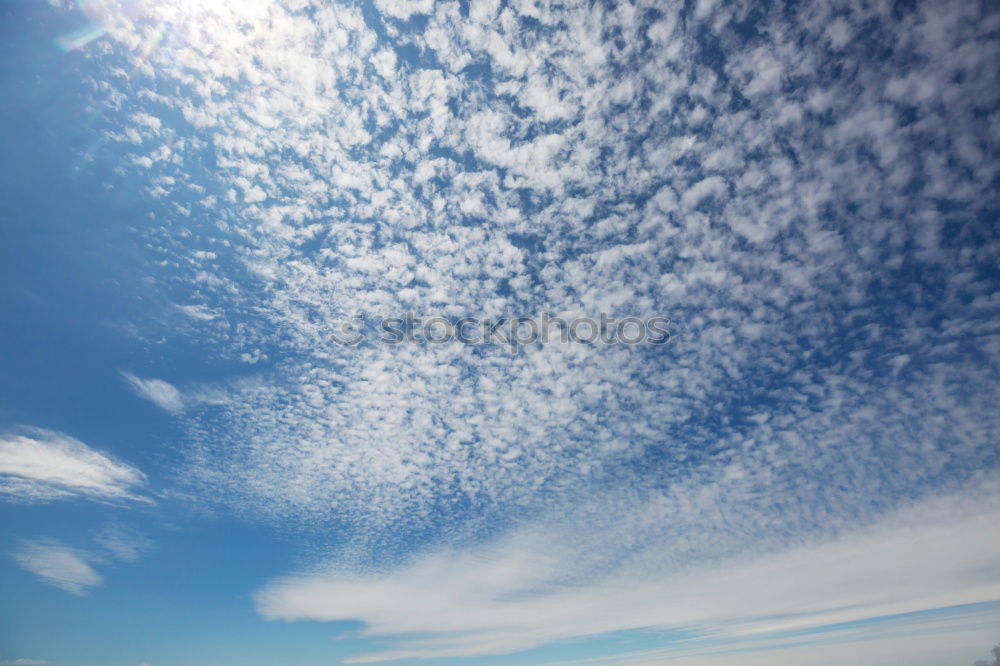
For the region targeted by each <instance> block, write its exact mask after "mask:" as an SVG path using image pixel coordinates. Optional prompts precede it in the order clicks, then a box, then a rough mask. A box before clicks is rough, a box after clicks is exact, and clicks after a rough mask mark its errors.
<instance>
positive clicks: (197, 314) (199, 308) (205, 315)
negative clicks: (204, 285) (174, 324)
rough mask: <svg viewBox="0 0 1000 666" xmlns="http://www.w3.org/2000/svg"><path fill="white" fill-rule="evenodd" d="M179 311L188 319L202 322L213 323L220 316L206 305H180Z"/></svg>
mask: <svg viewBox="0 0 1000 666" xmlns="http://www.w3.org/2000/svg"><path fill="white" fill-rule="evenodd" d="M177 309H178V310H180V311H181V312H183V313H184V314H185V315H187V316H188V317H191V319H198V320H200V321H212V320H213V319H216V318H218V316H219V315H218V314H217V313H215V312H212V311H211V310H209V309H208V308H206V307H205V306H204V305H178V306H177Z"/></svg>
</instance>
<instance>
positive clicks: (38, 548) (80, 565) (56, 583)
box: [12, 539, 103, 595]
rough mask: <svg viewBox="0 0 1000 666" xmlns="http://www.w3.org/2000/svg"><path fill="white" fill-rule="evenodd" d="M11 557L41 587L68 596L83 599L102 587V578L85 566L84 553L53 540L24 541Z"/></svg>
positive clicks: (86, 555) (88, 566) (86, 558)
mask: <svg viewBox="0 0 1000 666" xmlns="http://www.w3.org/2000/svg"><path fill="white" fill-rule="evenodd" d="M12 557H13V558H14V561H16V562H17V563H18V565H20V566H21V567H22V568H23V569H25V570H26V571H29V572H30V573H33V574H34V575H36V576H38V578H39V580H41V581H42V582H43V583H46V584H48V585H52V586H53V587H58V588H59V589H61V590H65V591H67V592H69V593H71V594H76V595H83V594H85V593H86V592H87V591H88V590H89V589H90V588H92V587H95V586H97V585H100V584H101V583H103V579H102V578H101V575H100V574H98V573H97V572H96V571H94V569H93V567H91V566H90V564H89V563H88V562H87V560H88V559H89V555H88V554H87V553H86V552H83V551H79V550H75V549H72V548H67V547H66V546H64V545H62V544H61V543H59V542H58V541H55V540H52V539H36V540H33V541H26V542H24V543H22V544H21V546H20V547H19V548H18V549H17V550H16V551H15V552H14V553H13V554H12Z"/></svg>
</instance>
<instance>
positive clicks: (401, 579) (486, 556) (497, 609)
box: [256, 482, 1000, 664]
mask: <svg viewBox="0 0 1000 666" xmlns="http://www.w3.org/2000/svg"><path fill="white" fill-rule="evenodd" d="M620 508H623V507H615V509H620ZM634 509H635V510H636V511H638V510H641V507H634ZM998 519H1000V487H998V486H997V485H996V483H995V482H990V483H987V484H984V485H981V486H978V487H976V488H975V489H974V490H971V491H970V492H967V493H964V494H961V495H958V496H944V497H938V498H933V499H928V500H927V501H925V502H922V503H920V504H918V505H916V506H914V507H911V508H910V509H907V510H905V511H902V512H899V513H897V514H895V515H893V516H891V517H888V518H886V519H883V520H880V521H879V522H876V523H874V524H871V525H869V526H868V527H865V528H863V529H859V530H855V531H852V532H845V533H843V534H840V535H838V536H836V537H833V538H828V539H823V540H817V541H814V542H805V543H800V544H799V545H793V546H786V547H784V548H781V549H779V550H777V551H771V552H760V551H756V552H755V551H754V550H747V551H744V552H742V553H741V555H740V556H739V557H730V558H726V559H723V560H719V561H715V562H713V563H710V564H708V563H701V564H698V563H693V562H690V563H685V564H683V565H682V566H681V567H680V568H677V567H676V563H675V562H671V556H672V552H676V551H677V550H678V549H679V548H678V544H677V543H676V540H675V539H672V538H671V537H669V536H668V535H667V534H663V535H661V536H659V537H655V538H653V539H651V540H646V541H645V542H643V543H642V545H641V546H640V547H639V549H638V551H631V549H628V550H629V551H631V552H628V556H627V557H626V558H624V560H623V561H622V564H621V565H620V566H618V567H616V568H615V569H614V570H612V571H610V572H608V573H606V574H605V575H603V576H597V577H595V576H593V575H592V573H593V572H592V571H586V570H583V571H581V567H583V568H584V569H586V567H587V564H586V562H587V561H588V560H589V559H590V557H592V552H591V550H590V549H592V548H593V547H594V546H595V545H596V546H597V548H599V549H600V548H603V549H607V548H608V547H609V544H608V541H607V540H606V539H605V538H604V537H607V536H610V537H612V538H613V537H614V536H615V535H613V534H612V535H606V534H595V533H594V532H591V531H587V530H583V531H582V532H579V530H580V529H581V528H580V527H576V528H572V529H575V530H577V531H578V533H577V534H576V535H575V538H571V539H569V540H567V539H566V538H565V537H566V535H567V532H566V529H567V528H566V526H565V525H558V524H557V525H555V526H548V525H546V526H535V528H532V529H531V530H524V529H522V530H521V531H520V532H519V533H514V534H512V535H509V536H507V537H504V538H500V539H498V540H495V541H492V542H490V543H488V544H485V545H482V546H478V547H473V548H470V549H466V550H449V551H443V552H436V553H431V554H427V555H424V556H422V557H418V558H415V559H414V560H413V561H411V562H410V563H408V564H406V565H403V566H400V567H399V568H396V569H392V570H389V571H385V572H381V573H377V572H376V573H366V574H360V575H352V574H350V573H347V572H345V571H336V570H335V571H325V572H324V571H322V570H320V571H317V572H314V573H305V574H301V575H296V576H290V577H286V578H279V579H277V580H275V581H272V582H271V583H270V584H268V585H267V586H266V587H265V588H264V589H263V590H261V591H260V592H259V593H258V594H257V596H256V599H257V607H258V610H259V611H260V612H261V614H262V615H263V616H264V617H266V618H269V619H281V620H319V621H334V620H360V621H362V622H364V623H365V629H364V635H366V636H373V637H396V638H400V644H399V645H398V646H397V647H396V648H394V649H391V650H389V651H387V652H384V653H377V654H373V655H368V656H365V657H363V658H358V659H355V661H379V660H387V659H404V658H425V659H435V658H444V657H455V656H470V655H485V654H505V653H509V652H512V651H516V650H520V649H527V648H530V647H533V646H536V645H539V644H543V643H548V642H551V641H555V640H560V639H567V638H572V637H580V636H587V635H596V634H602V633H607V632H614V631H623V630H629V629H642V628H660V629H674V630H684V631H686V632H689V633H692V634H693V635H694V636H696V637H698V638H697V639H696V640H695V639H692V640H693V641H694V642H693V643H692V642H691V641H686V642H684V643H683V644H680V645H677V646H672V647H668V648H664V650H663V652H662V654H661V656H660V659H662V660H664V661H667V660H668V659H669V658H676V657H688V658H691V659H690V660H688V659H685V660H682V663H691V664H695V663H697V664H701V663H716V660H715V659H714V658H713V659H709V658H707V657H706V658H705V659H700V658H699V659H693V657H692V655H697V654H710V653H711V652H712V651H713V650H721V649H724V648H726V649H728V648H729V647H732V646H736V645H744V646H747V645H749V643H750V642H751V641H757V642H758V643H760V642H764V641H767V640H771V641H774V640H778V639H781V638H782V637H783V636H785V635H786V632H809V631H811V630H818V629H822V630H823V631H831V630H832V629H831V628H834V627H837V626H839V625H844V624H845V623H855V622H863V621H865V620H873V619H878V618H884V617H888V616H896V615H902V614H906V613H915V612H919V611H926V610H934V609H942V608H949V607H956V606H961V605H964V604H976V603H980V602H989V601H995V600H997V599H1000V570H998V569H997V567H996V563H997V562H998V561H1000V544H998V542H997V540H996V539H995V538H994V534H993V529H992V526H993V525H995V524H997V520H998ZM577 524H578V525H580V523H577ZM553 527H554V529H553ZM545 534H549V539H551V540H547V539H545V538H544V537H543V536H542V535H545ZM540 537H541V538H540ZM567 544H572V545H571V546H570V545H567ZM685 546H690V544H681V546H680V549H683V548H684V547H685ZM613 547H614V546H612V548H613ZM581 555H583V557H581ZM581 574H582V575H581ZM968 612H969V613H970V617H969V618H967V619H966V620H965V621H964V623H958V625H957V629H960V630H965V629H969V627H970V626H975V624H976V622H977V621H979V620H981V618H980V617H978V616H976V614H975V613H974V612H972V611H968ZM994 614H996V613H994ZM904 628H905V627H904ZM980 633H982V632H980ZM406 635H419V636H423V638H415V639H404V638H401V637H402V636H406ZM817 638H822V636H818V637H817V636H813V637H811V639H817ZM855 638H856V639H857V640H861V639H860V638H858V637H855ZM779 642H780V641H779ZM921 645H923V646H924V647H929V646H933V640H931V639H926V640H925V641H924V642H923V643H922V644H921ZM789 646H790V647H794V642H789ZM779 647H780V646H779ZM972 647H975V646H972ZM913 649H914V650H916V649H917V648H916V647H914V648H913ZM859 650H860V652H859ZM854 651H855V653H864V649H863V648H854ZM791 654H795V652H794V651H793V652H792V653H791ZM875 654H876V653H875V652H868V653H867V655H868V656H869V657H872V656H873V655H875ZM640 662H641V663H645V661H643V660H637V661H636V662H635V663H640ZM627 663H633V662H627ZM650 663H662V662H656V661H655V660H650ZM751 663H757V662H751ZM761 663H764V662H761ZM775 663H778V662H775ZM780 663H789V662H788V661H782V662H780ZM808 663H813V662H812V661H809V662H808ZM817 663H818V662H817ZM824 663H832V662H824ZM858 663H861V662H858ZM873 663H874V662H873Z"/></svg>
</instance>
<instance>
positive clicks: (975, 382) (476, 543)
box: [87, 0, 1000, 663]
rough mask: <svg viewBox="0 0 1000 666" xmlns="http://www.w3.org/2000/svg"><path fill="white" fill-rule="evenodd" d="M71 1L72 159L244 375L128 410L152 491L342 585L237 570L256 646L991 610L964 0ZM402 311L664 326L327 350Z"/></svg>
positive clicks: (983, 353) (476, 643)
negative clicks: (160, 456) (620, 334)
mask: <svg viewBox="0 0 1000 666" xmlns="http://www.w3.org/2000/svg"><path fill="white" fill-rule="evenodd" d="M375 10H377V11H375ZM87 11H92V12H95V13H96V14H98V16H97V17H96V18H97V19H99V20H100V22H101V24H102V25H103V26H105V28H106V29H107V35H108V38H107V39H106V40H105V41H104V42H101V50H100V51H97V52H95V53H94V58H93V61H94V62H95V64H96V65H98V66H100V65H104V66H105V69H104V74H105V76H96V77H95V100H96V102H95V103H97V104H101V105H103V107H102V108H103V109H104V110H105V112H106V115H105V116H104V118H105V119H106V120H107V121H108V122H107V125H106V126H105V132H104V136H105V138H106V139H107V142H108V145H113V146H116V147H118V148H119V149H120V150H121V151H122V154H121V156H120V157H121V158H122V159H123V160H124V162H125V163H127V164H132V165H134V167H135V173H139V174H141V175H142V177H143V178H145V179H147V182H148V191H149V195H150V196H151V197H153V198H155V199H157V200H161V201H162V200H165V201H169V202H170V203H171V204H172V205H173V206H174V207H175V209H176V213H177V214H176V215H175V216H171V215H169V214H164V215H162V216H158V217H157V219H156V222H155V223H154V224H150V225H149V226H148V227H144V228H142V229H141V233H142V234H143V235H144V237H145V238H144V240H145V241H146V243H145V245H146V246H147V247H149V248H155V251H156V252H157V256H156V257H155V260H156V261H155V262H151V264H152V265H155V266H160V267H163V272H162V274H155V275H154V277H155V278H158V279H161V280H162V282H164V283H169V284H171V285H173V286H175V287H178V288H183V291H184V293H186V294H189V295H190V300H185V303H186V305H185V306H184V308H185V312H186V315H185V316H184V317H183V319H184V320H185V327H184V328H183V331H182V332H184V334H185V335H193V336H195V338H196V341H197V342H198V343H199V344H203V345H204V348H205V349H206V350H207V351H206V353H211V354H215V355H217V356H218V357H219V358H221V359H224V360H226V361H232V362H234V363H242V364H246V365H245V366H244V367H246V366H249V365H253V367H255V368H257V370H256V371H255V373H254V374H252V375H247V374H245V373H239V372H237V373H235V375H234V376H232V377H229V378H222V379H220V380H219V381H218V384H219V397H218V399H215V400H212V401H197V400H194V399H189V398H185V397H184V396H181V395H179V392H178V391H177V390H176V389H175V388H174V387H172V386H171V385H169V384H166V383H165V382H162V380H150V379H140V378H138V377H132V379H130V380H129V381H130V383H131V384H132V386H133V388H134V389H135V390H136V391H137V392H138V393H139V394H140V395H142V396H144V397H146V398H147V399H150V400H151V401H153V402H154V403H156V404H158V405H160V406H161V407H163V408H164V409H167V410H168V411H171V412H174V413H176V414H177V415H178V417H179V418H178V421H179V423H180V426H181V427H183V428H184V430H185V432H186V433H187V435H188V437H187V446H186V448H185V453H186V458H185V460H184V462H183V464H182V465H181V467H180V469H179V470H178V477H179V478H182V479H183V480H184V483H186V484H188V485H189V486H190V488H191V490H192V491H193V492H194V494H196V495H199V496H200V497H203V498H205V499H206V500H208V501H212V502H217V503H219V504H222V505H225V506H228V507H229V508H231V509H232V510H234V511H236V512H239V513H241V514H243V515H247V516H250V517H252V518H253V519H258V520H259V519H265V520H272V521H276V522H281V523H282V524H286V525H287V524H296V525H302V526H305V527H308V528H310V529H323V528H326V527H329V526H330V525H332V524H333V525H337V526H339V527H341V528H343V529H342V530H340V531H338V534H342V535H346V536H344V539H345V540H346V541H348V542H351V541H353V542H354V543H353V544H350V545H353V546H356V547H357V549H358V550H359V551H363V552H365V553H366V555H367V556H366V557H365V556H363V557H360V558H357V559H358V560H360V561H357V562H355V561H352V558H351V557H347V556H346V555H345V554H344V553H348V552H352V551H351V549H350V548H345V550H344V553H342V552H339V551H338V552H332V553H331V554H330V558H329V560H330V561H329V562H321V563H318V564H317V566H316V567H315V569H311V570H309V571H305V572H301V573H297V574H295V575H291V576H288V577H284V578H280V579H277V580H275V581H272V583H271V584H269V585H267V586H265V587H264V588H263V589H262V590H261V591H260V593H259V594H258V596H257V605H258V608H259V610H260V611H261V613H262V614H264V615H265V616H266V617H271V618H276V619H277V618H281V619H287V620H295V619H322V620H331V619H342V618H358V619H362V620H364V621H365V622H366V627H367V631H368V632H369V633H370V634H373V635H379V636H387V635H399V634H412V633H413V632H422V633H425V634H428V635H430V637H428V638H425V639H421V640H410V641H407V642H405V643H403V644H401V645H400V646H399V649H398V650H394V651H390V652H388V653H383V654H381V655H375V656H374V657H372V658H379V659H383V658H389V657H392V656H424V657H428V658H435V657H441V656H444V655H464V654H484V653H498V652H504V651H509V650H511V649H516V648H518V647H522V648H523V647H529V646H531V645H537V644H539V643H542V642H545V641H549V640H554V639H558V638H565V637H570V636H574V635H584V634H589V633H599V632H608V631H614V630H617V629H625V628H630V627H643V626H651V625H655V626H664V627H677V626H689V625H690V624H692V623H694V624H695V625H697V628H698V629H699V631H702V632H705V633H708V634H712V633H715V634H718V635H724V636H727V637H729V638H732V639H734V640H735V639H736V638H737V637H739V636H749V635H770V634H773V633H774V632H779V631H783V630H789V629H794V628H795V627H815V626H816V625H817V623H827V624H830V623H837V622H848V621H852V620H857V619H861V618H866V617H871V616H873V615H875V614H891V613H897V612H898V613H904V612H908V611H913V610H919V609H925V608H930V607H935V606H946V605H950V604H963V603H972V602H975V601H977V600H982V599H984V598H985V596H986V595H993V597H994V598H995V597H996V596H997V594H1000V592H998V590H997V580H996V577H995V575H994V573H993V572H995V570H996V569H995V567H991V566H990V563H991V562H994V561H995V558H996V557H997V552H996V546H995V545H993V544H991V543H988V542H986V541H984V539H985V537H984V536H983V535H984V534H989V530H988V529H984V526H985V525H988V524H990V521H994V520H995V519H996V517H997V516H996V495H997V492H996V488H995V487H993V486H990V485H989V484H986V483H984V482H979V481H975V478H976V474H977V472H978V471H980V470H982V469H987V470H994V469H996V466H997V464H998V462H1000V455H998V450H997V447H996V442H997V441H998V438H1000V414H998V413H997V411H996V409H995V406H996V404H998V403H1000V394H998V389H997V382H996V377H997V369H998V367H1000V342H998V341H1000V331H998V329H997V325H996V322H997V321H998V320H1000V301H998V300H997V298H996V292H997V280H996V271H995V261H996V256H997V255H998V253H1000V244H998V242H997V237H996V228H995V225H993V224H992V221H993V220H994V219H995V213H996V210H997V209H998V208H1000V203H998V200H997V191H998V190H997V187H996V178H997V173H998V171H997V165H996V159H995V156H996V155H997V154H1000V145H998V135H997V133H996V127H997V115H996V109H997V108H1000V85H998V83H1000V81H998V76H1000V72H998V70H997V68H996V67H995V63H996V62H998V61H1000V42H998V39H997V34H998V33H997V26H998V23H1000V14H998V13H997V11H996V8H995V6H994V5H992V4H990V3H987V2H977V1H972V0H968V1H966V0H956V1H950V2H927V3H917V4H915V5H907V6H900V5H897V6H890V5H889V4H886V3H878V2H873V3H853V2H829V3H820V2H814V3H795V4H794V5H791V6H785V5H784V4H781V3H775V4H773V5H771V4H758V3H754V6H751V5H750V4H748V3H742V2H726V3H713V2H698V3H677V4H675V5H673V6H669V7H667V6H665V5H664V3H662V2H646V1H638V2H634V3H628V2H621V3H581V4H565V5H564V4H559V5H556V4H548V3H536V2H530V1H520V0H518V1H514V2H508V3H500V2H473V3H469V5H468V6H466V5H465V4H464V3H458V2H436V3H432V2H429V1H425V0H416V1H412V2H392V1H391V0H379V1H378V2H376V3H375V4H374V8H372V7H368V6H367V5H366V7H365V8H364V9H363V8H361V7H359V6H358V5H354V4H351V3H344V4H340V3H319V2H316V3H313V2H309V1H308V0H294V1H289V2H285V3H274V2H256V1H253V0H246V1H241V2H237V1H235V0H233V1H227V0H219V1H218V2H212V3H187V2H169V1H167V2H157V3H141V2H140V3H132V2H129V3H119V2H115V1H114V0H107V1H106V2H97V3H87ZM164 26H168V27H169V30H170V33H171V38H170V39H169V40H163V39H160V37H159V36H160V34H161V32H160V31H161V30H163V29H165V28H164ZM151 43H159V44H162V48H159V49H155V50H152V51H149V50H148V49H146V48H145V47H144V46H143V45H145V44H151ZM413 54H419V55H418V56H414V55H413ZM152 270H153V271H154V272H155V270H157V269H152ZM171 311H172V312H173V313H174V315H176V313H177V308H176V307H175V306H171ZM411 311H412V312H418V313H438V312H440V313H441V314H443V315H446V316H449V317H458V316H465V315H470V314H473V315H479V316H483V317H487V318H490V317H497V316H500V315H503V314H505V313H510V312H516V313H528V314H530V315H534V314H537V313H542V312H550V313H553V314H555V315H560V316H565V317H572V316H575V315H583V316H594V315H595V314H596V313H599V312H612V313H617V314H619V315H634V316H642V317H645V316H654V315H664V316H668V317H669V318H670V319H671V320H672V321H673V322H674V324H675V325H676V327H677V331H678V335H677V337H676V339H675V340H674V342H673V343H672V344H671V345H670V346H669V348H666V349H651V348H630V349H625V348H620V347H618V348H616V347H601V346H581V345H569V346H559V345H556V346H545V347H543V348H530V349H525V350H524V351H523V353H521V354H518V355H516V356H513V357H512V356H511V355H508V354H496V353H493V352H492V351H491V350H488V349H486V350H484V349H480V348H475V347H468V346H463V345H457V344H456V345H441V346H436V347H425V348H419V349H417V348H413V347H407V346H397V347H379V346H371V345H359V346H358V347H356V348H351V349H344V348H341V347H339V346H337V345H335V344H332V343H331V333H333V332H335V331H336V330H337V328H336V327H337V325H339V323H341V322H342V321H344V318H345V317H349V316H351V315H353V314H355V313H358V312H361V313H375V314H380V315H383V316H396V315H398V314H400V313H403V312H411ZM216 313H225V316H221V315H220V316H215V314H216ZM149 328H150V330H148V331H146V332H147V333H148V334H149V335H150V336H151V337H153V336H155V337H156V338H159V337H160V336H162V335H164V334H165V333H166V332H165V331H163V330H160V329H155V327H154V326H153V325H152V324H151V325H150V326H149ZM227 367H232V366H227ZM185 390H186V391H187V389H185ZM190 394H191V395H194V394H195V392H193V391H192V392H190ZM182 406H183V408H184V409H181V407H182ZM974 481H975V482H974ZM963 483H968V484H970V487H975V488H976V489H977V491H976V492H977V493H979V495H978V496H981V497H983V498H988V501H983V502H982V503H979V504H977V500H976V499H975V497H977V495H976V494H974V493H973V494H969V495H961V494H960V495H949V494H948V493H942V488H944V489H954V488H955V487H956V486H961V485H962V484H963ZM915 498H918V499H919V498H922V499H920V501H919V502H918V501H916V500H915ZM510 525H515V527H510ZM415 535H416V536H415ZM387 542H388V543H390V544H391V545H393V546H394V547H395V548H396V550H392V549H389V548H387V549H379V548H377V547H376V546H380V545H384V544H385V543H387ZM366 548H367V549H368V550H365V549H366ZM400 551H403V552H402V555H399V552H400ZM384 552H389V553H391V554H390V555H383V554H382V553H384ZM870 553H877V554H878V556H877V557H872V556H871V555H870ZM889 562H894V563H897V564H898V565H899V572H901V573H899V574H896V573H894V571H892V570H890V569H889V568H887V567H888V566H889V565H888V564H887V563H889ZM785 571H788V572H791V573H790V574H789V575H788V578H787V579H786V578H784V577H783V576H784V574H783V573H782V572H785ZM359 572H360V573H359ZM772 592H773V594H772ZM845 608H846V609H854V610H852V611H849V612H848V611H845V610H843V609H845ZM775 615H781V616H782V617H783V618H784V619H783V620H782V622H778V621H776V620H774V619H773V616H775ZM769 617H770V618H771V619H768V618H769ZM921 647H923V648H926V647H927V644H926V643H923V644H921ZM656 659H657V657H651V658H650V660H649V661H650V662H651V663H656ZM772 663H775V662H772ZM841 663H860V662H856V661H853V660H852V659H849V658H847V659H844V660H842V662H841Z"/></svg>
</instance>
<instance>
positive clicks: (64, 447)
mask: <svg viewBox="0 0 1000 666" xmlns="http://www.w3.org/2000/svg"><path fill="white" fill-rule="evenodd" d="M145 480H146V477H145V475H144V474H143V473H142V472H141V471H139V470H138V469H136V468H135V467H133V466H131V465H129V464H127V463H124V462H121V461H118V460H115V459H114V458H112V457H111V456H109V455H107V454H105V453H101V452H99V451H95V450H94V449H91V448H90V447H89V446H87V445H86V444H84V443H83V442H81V441H80V440H78V439H74V438H73V437H70V436H68V435H64V434H62V433H58V432H54V431H51V430H43V429H41V428H25V429H23V431H22V432H20V433H14V434H8V435H2V436H0V495H3V496H6V497H7V498H8V499H13V500H16V501H21V502H42V501H48V500H53V499H64V498H70V497H85V498H88V499H95V500H141V501H148V499H146V498H144V497H141V496H139V495H137V494H136V493H135V489H136V488H137V487H139V486H141V485H142V484H144V483H145Z"/></svg>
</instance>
